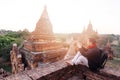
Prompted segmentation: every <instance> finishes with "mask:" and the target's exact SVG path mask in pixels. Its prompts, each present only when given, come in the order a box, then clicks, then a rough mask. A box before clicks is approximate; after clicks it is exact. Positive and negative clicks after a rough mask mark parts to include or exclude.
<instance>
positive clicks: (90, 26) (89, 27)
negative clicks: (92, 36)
mask: <svg viewBox="0 0 120 80" xmlns="http://www.w3.org/2000/svg"><path fill="white" fill-rule="evenodd" d="M87 31H93V27H92V23H91V21H89V24H88V27H87Z"/></svg>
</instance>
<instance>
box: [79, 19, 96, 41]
mask: <svg viewBox="0 0 120 80" xmlns="http://www.w3.org/2000/svg"><path fill="white" fill-rule="evenodd" d="M90 37H92V38H95V39H97V38H98V32H97V30H96V31H95V30H93V26H92V23H91V21H89V24H88V26H87V29H85V27H84V29H83V31H82V33H81V36H80V40H81V42H83V43H86V40H87V38H90Z"/></svg>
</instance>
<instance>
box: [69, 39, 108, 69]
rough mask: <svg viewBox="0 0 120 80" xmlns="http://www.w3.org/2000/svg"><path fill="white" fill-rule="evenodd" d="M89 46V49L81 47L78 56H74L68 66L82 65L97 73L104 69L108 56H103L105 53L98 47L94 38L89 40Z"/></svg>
mask: <svg viewBox="0 0 120 80" xmlns="http://www.w3.org/2000/svg"><path fill="white" fill-rule="evenodd" d="M87 45H88V46H87V47H83V46H82V47H79V51H78V52H77V54H76V55H75V56H74V58H73V59H72V61H71V62H67V64H70V65H77V64H82V65H85V66H87V67H89V69H90V70H92V71H97V70H98V69H100V68H102V67H103V66H102V65H103V63H104V61H105V60H106V59H107V55H106V54H104V55H103V51H102V50H100V49H99V48H98V47H97V46H96V40H95V39H94V38H89V39H88V40H87ZM103 56H104V58H103Z"/></svg>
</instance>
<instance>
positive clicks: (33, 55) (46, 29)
mask: <svg viewBox="0 0 120 80" xmlns="http://www.w3.org/2000/svg"><path fill="white" fill-rule="evenodd" d="M20 51H21V53H22V54H23V56H24V60H25V61H26V62H27V66H29V67H31V68H35V67H37V66H39V64H40V63H49V62H55V61H57V60H60V59H62V58H63V57H64V55H65V54H66V52H67V49H66V48H64V46H63V43H62V42H61V41H58V40H56V39H55V36H54V33H53V29H52V24H51V22H50V19H49V16H48V13H47V8H46V6H45V7H44V10H43V12H42V14H41V17H40V19H39V20H38V22H37V23H36V27H35V30H34V31H33V32H32V33H31V34H30V36H29V38H28V40H26V41H25V42H24V44H23V48H22V49H21V50H20Z"/></svg>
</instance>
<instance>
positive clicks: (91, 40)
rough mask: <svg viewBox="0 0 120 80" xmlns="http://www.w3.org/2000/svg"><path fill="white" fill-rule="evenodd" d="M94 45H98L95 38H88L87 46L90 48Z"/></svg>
mask: <svg viewBox="0 0 120 80" xmlns="http://www.w3.org/2000/svg"><path fill="white" fill-rule="evenodd" d="M93 44H96V40H95V39H94V38H88V40H87V45H88V46H90V45H93Z"/></svg>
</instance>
